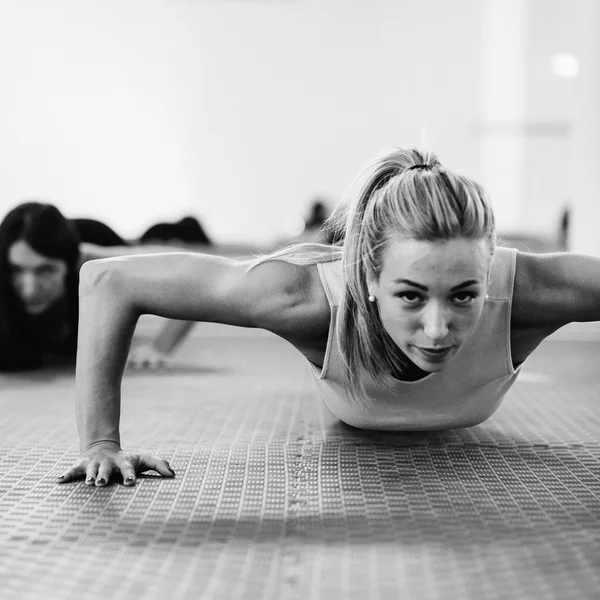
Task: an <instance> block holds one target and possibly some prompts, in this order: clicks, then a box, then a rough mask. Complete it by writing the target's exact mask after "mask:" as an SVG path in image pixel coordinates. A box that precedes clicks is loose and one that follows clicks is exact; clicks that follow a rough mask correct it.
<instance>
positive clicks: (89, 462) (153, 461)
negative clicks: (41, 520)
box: [58, 442, 175, 487]
mask: <svg viewBox="0 0 600 600" xmlns="http://www.w3.org/2000/svg"><path fill="white" fill-rule="evenodd" d="M146 471H156V472H157V473H159V474H160V475H162V476H163V477H175V471H173V469H171V467H170V466H169V463H168V462H167V461H166V460H164V459H160V458H155V457H154V456H150V455H149V454H128V453H125V452H123V450H121V448H120V447H119V446H118V445H117V444H115V443H111V442H107V443H102V444H97V445H94V446H93V447H92V448H90V449H89V450H86V451H85V452H83V453H82V455H81V456H80V457H79V459H78V460H76V461H75V463H74V464H73V466H72V467H71V468H70V469H69V470H68V471H67V472H66V473H64V474H63V475H60V476H59V477H58V482H59V483H67V482H69V481H75V480H77V479H82V478H84V477H85V484H86V485H90V486H92V485H94V486H96V487H102V486H105V485H107V484H108V483H109V482H110V480H111V478H113V479H114V478H115V476H117V475H121V477H122V478H123V485H127V486H132V485H135V483H136V475H138V474H140V473H145V472H146Z"/></svg>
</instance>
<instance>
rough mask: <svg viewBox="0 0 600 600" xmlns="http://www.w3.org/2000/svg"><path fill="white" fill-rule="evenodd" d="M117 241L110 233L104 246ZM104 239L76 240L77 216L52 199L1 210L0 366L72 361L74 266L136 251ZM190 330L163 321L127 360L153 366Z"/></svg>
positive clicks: (75, 298)
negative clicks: (149, 340)
mask: <svg viewBox="0 0 600 600" xmlns="http://www.w3.org/2000/svg"><path fill="white" fill-rule="evenodd" d="M105 229H106V230H108V228H107V227H105ZM104 237H106V236H104ZM119 241H122V238H120V237H119V236H118V235H116V234H114V236H113V237H111V239H110V241H109V243H110V244H114V243H118V242H119ZM109 243H107V245H106V246H101V245H98V244H97V243H96V244H91V243H85V242H83V241H82V238H81V235H80V232H79V230H78V226H77V221H70V220H68V219H66V218H65V217H64V216H63V215H62V213H61V212H60V211H59V210H58V208H56V207H55V206H53V205H52V204H47V203H40V202H26V203H23V204H20V205H19V206H17V207H16V208H14V209H13V210H11V211H10V212H9V213H8V214H7V215H6V217H5V218H4V220H3V221H2V222H1V223H0V371H14V370H24V369H33V368H37V367H41V366H43V365H45V364H48V363H56V362H57V361H58V362H64V361H67V362H68V361H73V360H74V358H75V353H76V348H77V324H78V318H79V304H78V284H79V269H80V268H81V265H82V264H83V263H85V262H86V261H88V260H92V259H97V258H108V257H111V256H118V255H123V254H133V253H136V252H138V251H140V250H139V249H137V248H132V247H129V246H124V245H118V246H111V245H109ZM150 250H151V249H149V248H148V247H145V248H144V249H143V252H148V251H150ZM190 328H191V324H190V323H186V322H181V321H171V322H168V323H167V325H166V326H165V328H164V329H163V330H162V332H161V334H160V335H159V336H158V338H157V339H156V340H155V341H154V342H153V344H151V345H148V346H142V347H140V348H137V349H136V350H135V353H134V354H132V357H131V360H130V364H131V365H132V366H157V365H160V364H161V363H163V362H164V361H165V360H166V357H167V356H168V355H169V353H170V352H172V351H173V350H174V348H175V347H176V346H177V345H178V343H179V342H180V341H181V340H182V339H183V337H184V336H185V335H186V334H187V332H188V331H189V330H190Z"/></svg>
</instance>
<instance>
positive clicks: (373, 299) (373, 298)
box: [369, 294, 375, 302]
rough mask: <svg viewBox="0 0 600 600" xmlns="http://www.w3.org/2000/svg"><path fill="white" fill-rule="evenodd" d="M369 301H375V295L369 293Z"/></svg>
mask: <svg viewBox="0 0 600 600" xmlns="http://www.w3.org/2000/svg"><path fill="white" fill-rule="evenodd" d="M369 302H375V296H373V294H370V295H369Z"/></svg>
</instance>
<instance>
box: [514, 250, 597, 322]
mask: <svg viewBox="0 0 600 600" xmlns="http://www.w3.org/2000/svg"><path fill="white" fill-rule="evenodd" d="M595 320H600V259H598V258H595V257H592V256H585V255H580V254H572V253H566V252H560V253H550V254H532V253H531V254H530V253H524V252H518V253H517V267H516V273H515V288H514V296H513V307H512V323H513V325H514V326H518V327H523V328H541V329H547V330H548V332H552V331H554V330H556V329H558V328H559V327H562V326H563V325H566V324H567V323H570V322H573V321H595Z"/></svg>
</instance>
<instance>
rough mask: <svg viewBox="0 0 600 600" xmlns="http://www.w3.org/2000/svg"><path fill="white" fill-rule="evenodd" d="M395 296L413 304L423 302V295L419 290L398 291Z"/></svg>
mask: <svg viewBox="0 0 600 600" xmlns="http://www.w3.org/2000/svg"><path fill="white" fill-rule="evenodd" d="M396 297H397V298H400V299H401V300H402V301H404V302H405V303H406V304H410V305H413V306H414V305H416V304H419V303H421V302H423V296H422V295H421V294H419V292H399V293H398V294H396Z"/></svg>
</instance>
